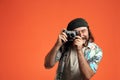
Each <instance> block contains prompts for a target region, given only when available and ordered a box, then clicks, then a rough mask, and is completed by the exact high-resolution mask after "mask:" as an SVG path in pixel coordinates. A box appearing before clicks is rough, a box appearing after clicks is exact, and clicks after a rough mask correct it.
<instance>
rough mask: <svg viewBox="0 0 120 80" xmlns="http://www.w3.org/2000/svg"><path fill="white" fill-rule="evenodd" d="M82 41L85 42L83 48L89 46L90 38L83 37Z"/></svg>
mask: <svg viewBox="0 0 120 80" xmlns="http://www.w3.org/2000/svg"><path fill="white" fill-rule="evenodd" d="M82 40H83V42H84V44H83V46H84V47H86V46H87V45H88V41H89V40H88V38H87V37H86V36H84V37H82Z"/></svg>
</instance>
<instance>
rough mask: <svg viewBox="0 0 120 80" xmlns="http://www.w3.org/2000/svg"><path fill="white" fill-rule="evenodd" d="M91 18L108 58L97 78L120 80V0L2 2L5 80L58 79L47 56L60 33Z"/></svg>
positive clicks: (0, 50)
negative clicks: (77, 21)
mask: <svg viewBox="0 0 120 80" xmlns="http://www.w3.org/2000/svg"><path fill="white" fill-rule="evenodd" d="M77 17H83V18H85V19H86V20H87V21H88V23H89V25H90V28H91V31H92V32H93V35H94V37H95V42H96V43H97V44H98V45H99V46H100V47H101V48H102V50H103V53H104V55H103V59H102V61H101V63H100V65H99V69H98V71H97V73H96V75H95V76H94V77H93V78H92V79H91V80H120V76H119V74H120V73H119V71H120V69H119V67H120V64H119V60H120V58H119V56H120V51H119V50H118V49H119V41H120V38H119V34H120V1H119V0H99V1H98V0H0V80H53V79H54V77H55V72H56V68H57V64H56V66H55V67H54V68H52V69H50V70H47V69H45V68H44V66H43V64H44V57H45V55H46V54H47V53H48V52H49V50H50V49H51V48H52V46H53V45H54V43H55V41H56V39H57V36H58V34H59V32H60V31H61V30H62V29H63V28H66V26H67V24H68V22H69V21H70V20H72V19H74V18H77Z"/></svg>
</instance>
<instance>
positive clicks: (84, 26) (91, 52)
mask: <svg viewBox="0 0 120 80" xmlns="http://www.w3.org/2000/svg"><path fill="white" fill-rule="evenodd" d="M65 31H77V32H78V33H79V34H77V35H76V36H75V38H74V39H73V40H72V41H70V40H69V38H68V37H69V35H68V34H67V33H66V32H65ZM101 59H102V51H101V49H100V48H99V47H98V45H97V44H95V43H94V38H93V36H92V34H91V32H90V29H89V25H88V23H87V21H86V20H85V19H83V18H76V19H74V20H72V21H71V22H70V23H69V24H68V26H67V30H63V31H61V33H60V34H59V36H58V39H57V41H56V43H55V45H54V46H53V48H52V49H51V51H50V52H49V53H48V54H47V56H46V57H45V64H44V65H45V68H48V69H49V68H52V67H53V66H54V65H55V63H56V62H57V61H59V65H58V69H57V75H56V79H55V80H89V79H90V78H91V77H92V76H93V75H94V74H95V73H96V71H97V68H98V63H99V62H100V61H101Z"/></svg>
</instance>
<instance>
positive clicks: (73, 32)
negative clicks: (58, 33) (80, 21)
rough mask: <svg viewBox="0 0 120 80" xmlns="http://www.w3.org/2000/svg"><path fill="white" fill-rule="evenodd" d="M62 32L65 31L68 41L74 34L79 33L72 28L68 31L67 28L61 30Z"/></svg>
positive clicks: (73, 37) (72, 38) (71, 39)
mask: <svg viewBox="0 0 120 80" xmlns="http://www.w3.org/2000/svg"><path fill="white" fill-rule="evenodd" d="M63 32H65V33H66V34H67V36H68V38H67V39H68V41H73V40H74V39H75V36H77V35H79V32H78V31H76V30H72V31H69V30H63Z"/></svg>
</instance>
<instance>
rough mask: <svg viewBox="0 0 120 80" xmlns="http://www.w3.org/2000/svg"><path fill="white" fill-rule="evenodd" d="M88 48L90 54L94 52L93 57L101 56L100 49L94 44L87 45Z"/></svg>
mask: <svg viewBox="0 0 120 80" xmlns="http://www.w3.org/2000/svg"><path fill="white" fill-rule="evenodd" d="M88 48H89V49H90V50H91V52H94V54H95V55H101V56H102V54H103V53H102V49H101V48H100V47H99V46H98V45H97V44H96V43H94V42H89V43H88Z"/></svg>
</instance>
